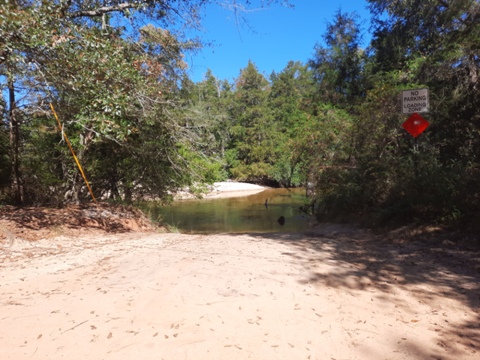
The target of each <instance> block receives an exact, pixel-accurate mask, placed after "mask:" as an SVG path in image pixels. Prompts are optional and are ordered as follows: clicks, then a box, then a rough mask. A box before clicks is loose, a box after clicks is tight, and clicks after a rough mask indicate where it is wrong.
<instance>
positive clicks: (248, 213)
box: [150, 188, 308, 234]
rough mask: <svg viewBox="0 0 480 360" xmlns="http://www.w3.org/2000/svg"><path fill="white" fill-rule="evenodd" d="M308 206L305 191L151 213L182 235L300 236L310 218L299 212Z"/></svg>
mask: <svg viewBox="0 0 480 360" xmlns="http://www.w3.org/2000/svg"><path fill="white" fill-rule="evenodd" d="M267 199H268V206H265V200H267ZM306 202H307V198H306V196H305V189H301V188H298V189H266V190H264V191H262V192H260V193H257V194H254V195H249V196H241V197H232V198H224V199H222V198H217V199H201V200H181V201H175V202H174V203H173V204H172V205H170V206H164V207H156V208H155V209H150V212H151V214H152V215H153V216H156V217H159V218H161V219H162V222H163V223H164V224H168V225H170V226H172V227H174V228H176V229H178V231H180V232H181V233H193V234H216V233H247V232H262V233H265V232H301V231H304V230H306V229H307V227H308V216H307V215H306V214H305V213H303V212H302V211H300V206H302V205H304V204H305V203H306ZM280 217H284V218H285V222H284V224H283V225H281V224H280V222H281V221H280V222H279V218H280Z"/></svg>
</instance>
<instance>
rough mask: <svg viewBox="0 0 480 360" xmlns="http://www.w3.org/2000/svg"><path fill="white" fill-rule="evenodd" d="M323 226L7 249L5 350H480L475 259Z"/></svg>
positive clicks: (245, 355) (26, 353) (347, 354)
mask: <svg viewBox="0 0 480 360" xmlns="http://www.w3.org/2000/svg"><path fill="white" fill-rule="evenodd" d="M313 235H315V234H314V233H312V235H311V236H307V235H302V234H258V235H215V236H210V235H182V234H154V233H145V234H142V233H127V234H120V235H103V236H90V237H88V236H82V237H75V238H68V237H57V238H53V239H49V240H40V241H38V242H35V243H28V242H17V243H15V244H14V245H13V246H6V245H5V246H2V248H1V252H0V294H1V297H0V313H1V314H2V315H0V319H1V320H0V321H1V326H0V354H1V358H2V359H60V358H67V359H87V358H90V359H142V360H143V359H202V360H203V359H288V360H290V359H322V360H324V359H328V360H330V359H368V360H375V359H378V360H380V359H393V360H395V359H444V360H453V359H465V360H469V359H472V360H473V359H478V358H479V351H480V340H479V339H480V326H479V325H478V324H479V321H480V314H479V309H478V305H479V301H480V299H479V284H480V281H479V280H480V279H479V277H480V276H479V269H480V267H478V268H476V266H478V262H476V261H477V260H475V259H476V257H475V256H474V255H472V254H471V253H468V252H462V251H459V250H457V249H444V248H436V247H435V246H431V244H421V243H414V244H400V243H395V242H388V243H386V242H382V241H380V242H378V241H377V240H378V239H373V238H372V237H371V236H370V235H368V234H363V233H355V232H353V231H347V232H343V233H342V231H339V229H338V228H335V232H334V233H333V232H329V231H323V232H322V236H321V237H317V236H313Z"/></svg>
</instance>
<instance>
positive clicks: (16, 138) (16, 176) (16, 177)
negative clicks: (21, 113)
mask: <svg viewBox="0 0 480 360" xmlns="http://www.w3.org/2000/svg"><path fill="white" fill-rule="evenodd" d="M7 83H8V95H9V111H8V120H9V123H10V164H11V165H10V166H11V169H12V175H11V177H12V178H11V182H10V185H11V190H12V194H13V199H14V201H15V203H16V204H22V203H23V202H24V193H23V183H22V174H21V171H20V155H19V154H20V151H19V149H20V125H19V123H18V119H17V103H16V100H15V85H14V83H13V79H12V78H11V77H9V78H8V81H7Z"/></svg>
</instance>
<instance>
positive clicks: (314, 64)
mask: <svg viewBox="0 0 480 360" xmlns="http://www.w3.org/2000/svg"><path fill="white" fill-rule="evenodd" d="M361 38H362V35H361V32H360V26H359V24H358V15H356V14H355V13H352V14H345V13H342V12H341V10H339V11H338V12H337V13H336V15H335V18H334V20H333V22H332V23H328V24H327V30H326V32H325V35H324V41H325V44H326V47H324V46H322V45H320V44H317V45H316V46H315V56H314V58H313V59H312V60H310V62H309V65H310V67H311V68H312V70H313V72H314V76H315V80H316V82H317V84H318V90H317V98H319V100H320V101H322V102H326V103H332V104H334V105H340V106H347V105H352V103H354V102H355V101H357V100H358V98H359V97H361V96H363V95H364V85H363V79H362V74H363V73H362V68H363V51H362V49H361V48H360V42H361Z"/></svg>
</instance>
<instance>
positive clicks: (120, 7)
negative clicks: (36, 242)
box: [69, 1, 145, 18]
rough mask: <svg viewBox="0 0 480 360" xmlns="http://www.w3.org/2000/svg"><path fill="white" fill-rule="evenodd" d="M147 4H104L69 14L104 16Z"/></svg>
mask: <svg viewBox="0 0 480 360" xmlns="http://www.w3.org/2000/svg"><path fill="white" fill-rule="evenodd" d="M144 5H145V2H143V1H142V2H124V3H122V4H116V5H110V6H103V7H100V8H97V9H93V10H79V11H75V12H73V13H71V14H69V17H70V18H78V17H96V16H102V15H103V14H107V13H111V12H116V11H125V10H130V9H140V8H141V7H143V6H144Z"/></svg>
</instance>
